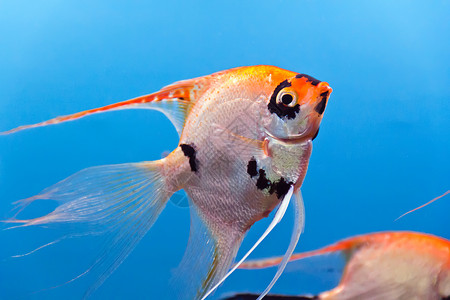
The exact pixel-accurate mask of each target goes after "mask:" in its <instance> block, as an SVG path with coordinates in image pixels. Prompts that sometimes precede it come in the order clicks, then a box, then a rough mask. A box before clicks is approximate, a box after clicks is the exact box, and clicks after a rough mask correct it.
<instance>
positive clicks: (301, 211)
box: [258, 189, 305, 300]
mask: <svg viewBox="0 0 450 300" xmlns="http://www.w3.org/2000/svg"><path fill="white" fill-rule="evenodd" d="M294 199H295V200H294V228H293V231H292V236H291V242H290V244H289V247H288V249H287V251H286V253H285V254H284V256H283V259H282V260H281V262H280V264H279V266H278V270H277V273H276V274H275V276H274V278H273V279H272V281H271V282H270V284H269V285H268V286H267V288H266V289H265V290H264V292H262V294H261V295H260V296H259V297H258V300H259V299H262V298H264V296H265V295H267V294H268V293H269V292H270V290H271V289H272V287H273V286H274V284H275V283H276V282H277V280H278V278H280V276H281V274H282V273H283V271H284V269H285V268H286V265H287V263H288V262H289V259H290V258H291V256H292V253H294V250H295V247H296V246H297V243H298V240H299V239H300V235H301V234H302V232H303V228H305V207H304V205H303V198H302V193H301V191H300V189H299V190H298V192H297V193H296V194H295V196H294Z"/></svg>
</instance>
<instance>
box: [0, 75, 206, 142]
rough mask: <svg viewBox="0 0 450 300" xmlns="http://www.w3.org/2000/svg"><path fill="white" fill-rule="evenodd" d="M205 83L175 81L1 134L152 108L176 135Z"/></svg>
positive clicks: (192, 80)
mask: <svg viewBox="0 0 450 300" xmlns="http://www.w3.org/2000/svg"><path fill="white" fill-rule="evenodd" d="M206 83H207V81H206V80H205V78H203V77H200V78H196V79H191V80H185V81H180V82H176V83H174V84H172V85H169V86H166V87H164V88H162V89H161V90H160V91H158V92H156V93H153V94H149V95H145V96H140V97H137V98H133V99H130V100H126V101H122V102H118V103H114V104H110V105H106V106H103V107H99V108H94V109H89V110H85V111H82V112H78V113H74V114H71V115H66V116H59V117H56V118H53V119H50V120H48V121H44V122H40V123H36V124H31V125H24V126H19V127H17V128H14V129H11V130H8V131H4V132H0V135H5V134H11V133H15V132H18V131H21V130H25V129H31V128H36V127H43V126H47V125H53V124H59V123H63V122H68V121H74V120H77V119H80V118H82V117H85V116H88V115H92V114H96V113H102V112H106V111H112V110H119V109H135V108H145V109H155V110H158V111H161V112H163V113H164V114H165V115H166V116H167V117H168V118H169V120H170V121H171V122H172V123H173V124H174V126H175V128H176V130H177V132H178V134H181V130H182V128H183V126H184V121H185V119H186V116H187V115H188V113H189V111H190V109H191V107H192V105H193V103H195V101H196V99H197V98H198V95H199V94H200V93H201V92H202V91H203V90H204V89H203V88H204V87H206Z"/></svg>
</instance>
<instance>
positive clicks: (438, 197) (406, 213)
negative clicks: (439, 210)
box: [395, 190, 450, 221]
mask: <svg viewBox="0 0 450 300" xmlns="http://www.w3.org/2000/svg"><path fill="white" fill-rule="evenodd" d="M449 193H450V190H448V191H446V192H445V193H443V194H442V195H440V196H437V197H436V198H434V199H431V200H430V201H428V202H427V203H425V204H422V205H421V206H419V207H416V208H414V209H411V210H410V211H407V212H405V213H404V214H403V215H401V216H400V217H398V218H397V219H395V221H397V220H398V219H400V218H403V217H404V216H406V215H408V214H410V213H412V212H414V211H416V210H419V209H421V208H424V207H425V206H427V205H430V204H431V203H433V202H434V201H436V200H438V199H441V198H442V197H444V196H446V195H447V194H449Z"/></svg>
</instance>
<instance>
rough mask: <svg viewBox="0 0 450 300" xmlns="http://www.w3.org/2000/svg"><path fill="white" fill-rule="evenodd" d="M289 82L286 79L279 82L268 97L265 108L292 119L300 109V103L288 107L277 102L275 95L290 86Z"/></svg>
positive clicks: (281, 116)
mask: <svg viewBox="0 0 450 300" xmlns="http://www.w3.org/2000/svg"><path fill="white" fill-rule="evenodd" d="M290 86H291V83H290V82H289V81H287V80H285V81H283V82H281V83H280V84H279V85H278V86H277V87H276V88H275V90H274V91H273V94H272V96H271V97H270V101H269V104H268V105H267V108H268V109H269V111H270V112H271V113H275V114H277V115H278V116H279V117H280V118H284V117H287V118H288V119H294V118H295V115H296V114H297V113H298V112H299V111H300V105H298V104H297V105H295V106H294V107H289V106H286V105H284V104H283V103H277V95H278V93H279V92H280V91H281V90H282V89H284V88H286V87H290Z"/></svg>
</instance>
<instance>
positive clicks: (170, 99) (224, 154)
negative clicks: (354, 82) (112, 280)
mask: <svg viewBox="0 0 450 300" xmlns="http://www.w3.org/2000/svg"><path fill="white" fill-rule="evenodd" d="M331 91H332V90H331V88H330V87H329V85H328V83H326V82H321V81H319V80H317V79H315V78H313V77H310V76H308V75H304V74H298V73H294V72H290V71H287V70H283V69H280V68H277V67H273V66H252V67H241V68H235V69H231V70H227V71H223V72H219V73H215V74H212V75H209V76H204V77H199V78H195V79H190V80H184V81H180V82H176V83H174V84H172V85H169V86H166V87H164V88H163V89H161V90H160V91H158V92H156V93H153V94H149V95H145V96H142V97H138V98H134V99H131V100H127V101H124V102H119V103H116V104H111V105H108V106H105V107H101V108H96V109H91V110H87V111H84V112H80V113H76V114H73V115H68V116H62V117H57V118H54V119H51V120H49V121H46V122H42V123H38V124H35V125H27V126H20V127H18V128H16V129H13V130H10V131H7V132H4V133H3V134H10V133H13V132H17V131H20V130H23V129H28V128H34V127H40V126H46V125H51V124H58V123H61V122H66V121H72V120H75V119H78V118H81V117H84V116H87V115H90V114H94V113H100V112H106V111H111V110H117V109H135V108H145V109H155V110H159V111H161V112H162V113H164V114H165V115H166V116H167V117H168V118H169V119H170V120H171V121H172V123H173V124H174V126H175V128H176V129H177V131H178V133H179V135H180V141H179V145H178V147H177V148H176V149H175V150H174V151H173V152H171V153H170V154H169V155H168V156H167V157H165V158H163V159H161V160H158V161H146V162H139V163H127V164H120V165H108V166H99V167H92V168H88V169H85V170H82V171H80V172H78V173H76V174H74V175H72V176H71V177H69V178H67V179H65V180H63V181H61V182H59V183H57V184H55V185H54V186H51V187H49V188H47V189H45V190H43V191H42V192H41V193H40V194H39V195H37V196H34V197H31V198H28V199H25V200H22V201H21V202H20V203H19V206H20V208H22V209H23V208H24V207H25V206H26V205H28V204H30V203H31V202H32V201H34V200H36V199H50V200H55V201H58V202H59V203H60V204H59V206H58V207H57V208H56V209H55V210H54V211H52V212H51V213H49V214H47V215H45V216H42V217H39V218H35V219H26V220H23V219H19V218H17V215H16V216H15V217H14V218H12V219H11V220H9V222H13V223H19V224H20V223H21V224H20V225H19V226H31V225H48V224H51V223H88V224H89V225H92V226H94V227H95V228H98V230H103V231H104V233H106V234H110V235H111V236H112V237H113V238H112V239H111V240H112V242H111V245H110V246H109V252H108V253H107V255H104V256H103V257H102V258H101V259H100V260H98V261H97V262H96V264H94V266H92V267H91V269H94V268H103V269H102V271H103V272H102V274H103V275H102V276H100V277H99V279H98V281H97V282H96V283H95V284H94V285H93V286H92V288H91V289H90V290H89V291H88V292H87V293H88V294H90V293H91V292H92V291H93V290H95V289H96V288H97V287H98V286H99V285H100V284H101V283H102V282H103V281H104V280H105V279H106V277H107V276H109V275H110V274H111V273H112V272H113V271H114V270H115V269H116V268H117V267H118V265H119V264H120V263H121V262H122V261H123V260H124V259H125V258H126V256H127V255H128V254H129V253H130V251H131V250H132V249H133V247H134V246H135V245H136V244H137V242H138V241H139V240H140V239H141V238H142V237H143V236H144V234H145V233H146V232H147V231H148V230H149V229H150V228H151V226H152V225H153V223H154V222H155V221H156V219H157V218H158V215H159V214H160V213H161V211H162V210H163V209H164V207H165V205H166V203H167V201H168V200H169V198H170V197H171V196H172V195H173V193H174V192H176V191H178V190H181V189H183V190H184V191H185V192H186V193H187V195H188V197H189V201H190V204H191V233H190V238H189V244H188V247H187V250H186V253H185V256H184V258H183V261H182V263H181V266H180V270H181V272H183V270H185V271H188V272H189V274H190V275H189V278H190V282H189V283H188V284H187V285H188V286H187V287H186V290H184V292H183V297H184V298H186V299H194V298H195V299H202V298H203V299H204V298H206V297H207V296H208V295H209V294H210V293H211V292H212V290H214V289H215V288H216V287H217V286H218V285H219V284H220V283H221V282H222V281H223V280H224V279H225V278H226V277H227V276H228V275H229V273H230V272H231V271H233V270H234V269H232V270H231V271H230V272H229V269H230V266H231V265H232V264H233V261H234V259H235V256H236V253H237V251H238V249H239V246H240V244H241V241H242V240H243V238H244V236H245V233H246V232H247V231H248V230H249V228H250V227H251V226H252V225H253V224H254V223H255V222H256V221H258V220H260V219H261V218H264V217H267V216H268V214H269V213H270V212H271V211H272V210H273V209H274V208H275V207H277V206H278V205H280V206H279V208H278V210H277V213H276V215H275V216H274V219H273V221H272V223H271V224H270V226H269V228H268V229H267V230H266V232H265V233H264V234H263V235H262V237H261V238H260V239H259V240H258V241H257V242H256V244H255V245H254V247H252V249H251V250H250V251H249V252H248V253H247V255H245V256H244V258H243V259H242V260H244V259H245V258H246V257H247V256H248V254H249V253H250V252H251V251H252V250H253V249H254V248H255V247H256V246H257V245H258V244H259V243H260V242H261V240H262V239H263V238H264V237H265V236H266V235H267V234H268V233H269V232H270V230H271V229H272V228H273V227H274V226H275V225H276V224H277V223H278V222H279V220H280V219H281V218H282V216H283V214H284V212H285V210H286V208H287V205H288V203H289V200H290V198H291V196H292V195H293V194H295V195H296V196H295V197H294V199H295V201H294V202H295V209H296V212H297V218H296V224H295V229H294V233H293V235H292V238H291V245H290V247H289V249H288V251H287V253H286V258H285V259H284V261H283V263H282V264H281V265H280V269H279V271H278V273H277V275H276V276H275V278H274V280H273V282H272V283H271V284H270V286H271V285H273V283H274V282H275V281H276V279H277V278H278V276H279V275H280V274H281V272H282V270H283V268H284V266H285V264H286V263H287V261H288V259H289V257H290V255H291V254H292V252H293V250H294V247H295V245H296V244H297V241H298V238H299V236H300V233H301V232H302V229H303V202H302V200H301V196H300V191H299V189H300V186H301V185H302V182H303V179H304V178H305V174H306V170H307V167H308V161H309V157H310V155H311V149H312V140H313V139H314V138H315V137H316V136H317V133H318V130H319V125H320V122H321V120H322V117H323V113H324V110H325V107H326V104H327V101H328V97H329V95H330V93H331ZM283 199H284V200H283ZM92 226H91V227H92ZM192 270H195V272H193V271H192ZM227 272H228V273H227ZM269 289H270V287H269V288H268V290H269ZM268 290H267V291H268Z"/></svg>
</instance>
